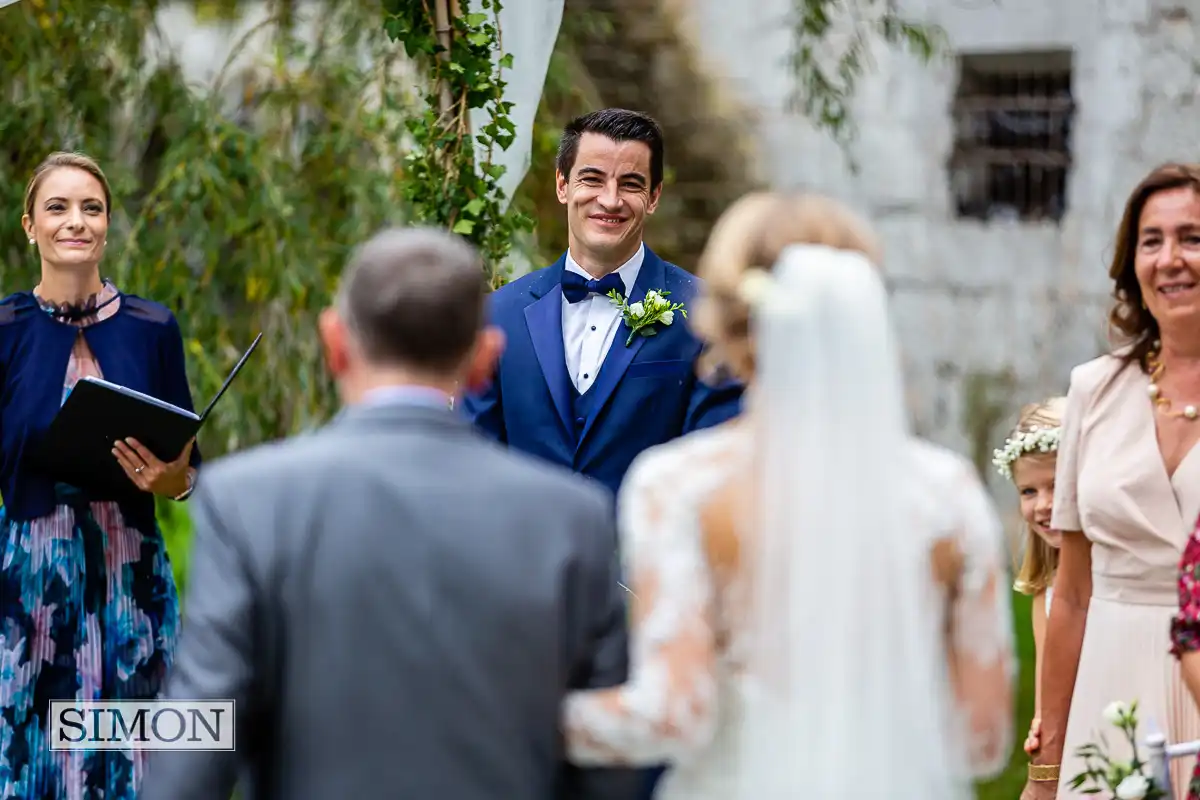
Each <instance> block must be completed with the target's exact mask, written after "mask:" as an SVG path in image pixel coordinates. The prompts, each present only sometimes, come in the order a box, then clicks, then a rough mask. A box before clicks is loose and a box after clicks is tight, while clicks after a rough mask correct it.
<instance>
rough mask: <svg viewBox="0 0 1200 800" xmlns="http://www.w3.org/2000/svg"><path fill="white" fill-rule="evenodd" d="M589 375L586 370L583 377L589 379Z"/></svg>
mask: <svg viewBox="0 0 1200 800" xmlns="http://www.w3.org/2000/svg"><path fill="white" fill-rule="evenodd" d="M587 376H588V374H587V373H586V372H585V373H583V377H584V379H585V380H586V379H587Z"/></svg>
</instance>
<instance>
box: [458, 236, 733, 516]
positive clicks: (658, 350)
mask: <svg viewBox="0 0 1200 800" xmlns="http://www.w3.org/2000/svg"><path fill="white" fill-rule="evenodd" d="M565 262H566V254H565V253H564V254H563V256H562V257H561V258H559V260H558V262H557V263H555V264H554V265H552V266H550V267H546V268H545V269H542V270H538V271H537V272H534V273H531V274H529V275H525V276H523V277H521V278H519V279H518V280H516V281H513V282H512V283H509V284H507V285H506V286H504V287H502V288H500V289H498V290H496V291H495V292H494V293H493V294H492V296H491V299H490V308H489V313H490V317H491V323H492V324H493V325H496V326H497V327H499V328H501V329H502V330H503V331H504V334H505V336H506V337H507V340H508V341H507V347H506V349H505V352H504V355H503V356H502V357H501V359H500V365H499V368H498V370H497V374H496V377H495V379H494V380H493V382H492V385H491V387H490V388H489V389H488V390H487V391H486V392H484V393H483V394H480V395H474V396H470V395H469V396H466V397H464V398H463V404H462V405H463V408H464V410H465V411H466V413H467V414H468V415H469V416H470V417H471V418H472V419H473V421H474V422H475V424H476V425H477V426H478V427H479V428H480V429H482V430H483V431H484V432H485V433H487V434H488V435H490V436H492V437H493V438H495V439H497V440H498V441H500V442H504V443H507V444H508V445H509V446H510V447H515V448H517V449H518V450H522V451H524V452H526V453H530V454H532V455H535V456H540V457H541V458H544V459H546V460H548V461H552V462H554V463H556V464H561V465H564V466H567V467H570V468H571V469H573V470H575V471H576V472H579V473H582V474H584V475H586V476H588V477H591V478H594V479H596V480H598V481H599V482H600V483H602V484H604V485H605V486H607V487H608V488H609V489H610V490H611V491H612V492H613V493H614V494H615V493H616V492H617V489H618V487H619V486H620V484H621V480H622V479H623V478H624V476H625V472H626V470H628V469H629V465H630V463H631V462H632V461H633V460H634V458H636V457H637V456H638V454H639V453H641V452H642V451H643V450H645V449H647V448H649V447H653V446H654V445H658V444H662V443H663V442H667V441H669V440H671V439H674V438H677V437H679V436H682V435H683V434H685V433H689V432H691V431H694V430H698V429H700V428H706V427H709V426H712V425H717V424H719V423H721V422H725V421H726V420H728V419H730V418H731V417H733V416H735V415H736V414H737V413H738V412H739V410H740V406H741V395H742V387H741V385H740V384H737V383H733V382H727V383H723V384H720V385H709V384H707V383H705V382H704V381H701V380H700V379H699V377H698V376H697V373H696V359H697V357H698V356H699V355H700V352H701V349H702V344H701V342H700V341H699V340H698V339H697V338H696V337H695V336H694V335H693V334H692V332H691V330H689V328H688V325H687V323H686V321H685V320H684V319H683V317H682V315H680V314H676V315H675V320H674V323H673V324H672V325H669V326H662V325H658V326H655V327H656V328H657V330H658V333H657V334H656V335H654V336H642V335H638V336H636V337H634V340H633V342H632V343H631V344H630V345H629V346H628V347H626V346H625V340H626V339H627V338H628V336H629V330H628V328H626V327H625V326H624V324H622V325H621V328H620V329H619V330H618V332H617V336H616V337H615V338H614V340H613V344H612V347H611V348H610V349H609V351H608V355H607V356H606V357H605V360H604V364H603V366H602V367H601V369H600V372H599V373H598V374H597V376H596V381H595V383H594V384H593V385H592V387H591V389H589V390H588V392H589V394H590V393H592V392H595V393H596V394H595V396H594V397H592V398H590V400H591V402H590V404H589V405H590V407H591V413H590V415H589V416H588V417H587V418H586V419H584V420H583V421H582V422H581V423H580V424H579V425H578V426H577V425H576V424H575V420H574V419H573V414H572V412H573V403H572V393H573V391H574V389H573V387H572V386H571V379H570V377H569V376H568V375H567V365H566V356H565V354H564V349H563V332H562V286H561V280H562V273H563V265H564V263H565ZM700 286H701V283H700V281H699V280H698V279H697V278H695V277H694V276H693V275H691V274H689V273H688V272H686V271H684V270H682V269H680V268H679V267H677V266H675V265H674V264H668V263H667V262H665V261H663V260H662V259H661V258H659V257H658V256H656V255H655V254H654V253H653V252H651V251H650V249H649V248H646V254H645V260H644V261H643V262H642V268H641V271H640V272H639V273H638V278H637V282H636V283H635V285H634V288H633V291H632V292H631V293H630V297H629V302H630V303H634V302H637V301H639V300H642V299H643V298H645V296H646V292H647V291H649V290H650V289H658V290H660V291H665V292H670V293H671V294H670V296H669V298H668V299H670V300H671V301H673V302H681V303H684V308H685V310H689V309H690V308H691V301H693V300H694V299H695V298H696V296H697V294H698V290H699V289H700Z"/></svg>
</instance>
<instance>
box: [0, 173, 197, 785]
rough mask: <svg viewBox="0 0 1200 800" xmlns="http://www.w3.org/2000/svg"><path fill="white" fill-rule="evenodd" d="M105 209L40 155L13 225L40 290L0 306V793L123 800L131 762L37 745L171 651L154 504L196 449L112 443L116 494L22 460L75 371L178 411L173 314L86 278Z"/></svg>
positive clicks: (170, 617) (85, 177) (90, 180)
mask: <svg viewBox="0 0 1200 800" xmlns="http://www.w3.org/2000/svg"><path fill="white" fill-rule="evenodd" d="M111 215H112V193H111V190H110V189H109V186H108V182H107V180H106V179H105V177H104V173H103V172H102V171H101V170H100V168H99V167H98V166H97V165H96V163H95V162H94V161H92V160H91V159H89V158H87V157H86V156H82V155H78V154H71V153H56V154H53V155H51V156H50V157H49V158H48V159H47V160H46V161H44V162H43V163H42V164H41V165H40V166H39V167H38V168H37V170H36V171H35V172H34V174H33V176H32V179H31V180H30V182H29V187H28V190H27V192H26V196H25V208H24V216H23V217H22V224H23V226H24V229H25V232H26V234H27V236H28V238H29V247H30V250H31V251H35V252H37V253H38V254H39V256H40V259H41V280H40V282H39V283H38V284H37V285H36V286H35V287H34V289H33V290H32V291H23V292H17V293H15V294H12V295H10V296H8V297H7V298H5V299H4V300H3V301H0V495H2V496H3V501H4V503H3V506H2V507H0V798H12V797H22V798H24V797H38V798H64V799H65V798H67V797H68V796H70V797H78V796H88V797H91V796H101V795H102V796H104V797H106V798H109V799H110V800H133V798H134V797H135V796H136V794H137V790H138V786H139V784H140V781H141V778H142V771H143V756H144V752H143V751H122V750H90V751H84V750H65V751H52V750H51V749H50V742H49V723H50V719H49V702H50V701H51V700H74V701H77V702H82V701H94V700H148V699H152V698H154V697H155V696H156V695H157V694H158V693H159V689H160V687H161V685H162V682H163V680H164V678H165V677H166V674H167V670H168V669H169V667H170V665H171V662H172V659H173V655H174V650H175V642H176V636H177V631H178V627H179V603H178V597H177V595H176V590H175V582H174V578H173V576H172V571H171V564H170V560H169V558H168V555H167V552H166V547H165V544H164V542H163V538H162V535H161V532H160V531H159V529H158V526H157V523H156V521H155V516H154V503H155V496H156V495H158V496H163V497H171V498H175V499H177V500H183V499H186V498H187V497H188V495H190V493H191V490H192V486H193V484H194V482H195V476H196V468H197V467H198V466H199V464H200V454H199V451H198V450H196V449H194V448H193V447H192V446H191V445H188V446H187V447H185V448H184V450H183V452H182V453H181V454H179V456H178V458H176V459H175V460H174V461H171V462H164V461H162V460H160V459H159V458H156V457H155V456H154V454H153V453H151V452H150V451H149V449H147V448H146V447H144V446H143V445H142V444H141V443H139V442H137V441H134V440H127V441H122V442H113V448H112V458H113V460H114V461H115V462H116V463H118V464H119V465H120V466H121V469H122V471H123V472H124V473H125V475H126V476H127V477H128V486H127V487H123V490H120V489H119V488H118V489H106V490H102V491H97V490H95V489H92V488H89V487H87V486H73V485H66V484H63V483H61V482H59V481H57V480H56V478H55V475H53V474H51V473H50V472H49V471H48V470H46V469H45V468H44V467H40V466H39V464H38V462H37V461H36V459H35V457H34V454H35V453H36V452H37V445H38V443H39V436H40V435H42V434H44V433H45V431H46V429H47V428H48V427H49V425H50V422H51V421H52V420H53V418H54V416H55V415H56V413H57V412H58V409H59V407H60V406H61V405H62V404H63V403H64V402H65V401H66V399H67V397H68V395H69V394H70V393H71V390H72V388H73V387H74V386H75V383H76V381H78V380H80V379H81V378H84V377H87V376H92V377H96V378H100V377H103V378H105V379H107V380H109V381H111V382H113V383H116V384H120V385H121V386H125V387H128V388H130V389H134V390H136V391H139V392H143V393H145V394H148V395H151V396H153V397H157V398H160V399H162V400H165V401H167V402H169V403H171V404H173V405H176V406H179V407H181V408H186V409H188V410H191V408H192V400H191V392H190V389H189V387H188V381H187V374H186V371H185V365H184V353H183V339H182V336H181V334H180V330H179V325H178V323H177V322H176V320H175V318H174V316H173V315H172V314H171V312H170V311H169V310H168V309H167V308H165V307H164V306H161V305H159V304H157V303H154V302H151V301H149V300H145V299H143V298H140V297H136V296H134V295H127V294H123V293H122V292H121V291H120V290H119V289H117V288H116V287H115V286H114V285H113V284H112V283H111V282H109V281H107V280H105V279H102V278H101V275H100V261H101V259H102V258H103V255H104V248H105V245H106V244H107V241H106V237H107V232H108V225H109V221H110V219H111ZM97 424H100V421H99V420H98V421H97ZM80 482H81V483H83V482H84V481H80Z"/></svg>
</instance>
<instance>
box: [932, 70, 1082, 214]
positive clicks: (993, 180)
mask: <svg viewBox="0 0 1200 800" xmlns="http://www.w3.org/2000/svg"><path fill="white" fill-rule="evenodd" d="M958 67H959V85H958V92H957V95H956V97H955V101H954V127H955V143H954V153H953V156H952V160H951V164H950V175H951V181H952V190H953V192H954V200H955V207H956V210H957V213H958V216H959V217H961V218H966V219H979V220H985V221H989V222H990V221H993V220H996V221H1019V222H1053V223H1058V222H1060V221H1061V220H1062V216H1063V214H1064V213H1066V205H1067V176H1068V175H1069V173H1070V169H1071V149H1070V142H1071V124H1072V121H1073V118H1074V111H1075V102H1074V99H1073V98H1072V96H1071V53H1070V52H1064V51H1053V52H1041V53H1004V54H987V55H960V56H959V59H958Z"/></svg>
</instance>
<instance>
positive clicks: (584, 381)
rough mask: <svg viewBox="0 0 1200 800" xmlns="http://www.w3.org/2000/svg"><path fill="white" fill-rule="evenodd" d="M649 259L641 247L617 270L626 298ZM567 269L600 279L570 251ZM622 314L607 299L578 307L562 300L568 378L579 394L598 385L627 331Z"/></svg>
mask: <svg viewBox="0 0 1200 800" xmlns="http://www.w3.org/2000/svg"><path fill="white" fill-rule="evenodd" d="M645 257H646V246H645V245H644V244H642V245H638V249H637V252H636V253H634V254H633V258H631V259H629V260H628V261H626V262H625V263H624V264H622V265H621V267H620V269H618V270H617V275H619V276H621V281H622V282H623V283H624V284H625V296H626V297H629V294H630V292H632V291H633V284H634V282H636V281H637V276H638V272H640V271H641V269H642V261H643V260H644V259H645ZM564 269H568V270H570V271H571V272H576V273H578V274H580V275H583V276H584V277H586V278H588V279H589V280H596V279H597V276H596V275H589V274H588V272H587V270H585V269H584V268H583V267H581V266H579V264H577V263H576V262H575V259H573V258H571V253H570V251H569V250H568V251H567V261H566V266H565V267H564ZM624 324H625V323H624V322H622V320H621V312H619V311H618V310H617V307H616V306H614V305H613V304H612V300H610V299H609V298H607V297H604V296H603V295H598V294H593V295H589V296H588V297H587V299H585V300H580V301H579V302H578V303H568V302H567V298H565V297H564V298H563V300H562V329H563V351H564V353H565V354H566V357H567V374H568V375H570V376H571V383H573V384H575V390H576V391H577V392H579V393H580V394H585V393H586V392H587V390H588V389H590V388H592V384H593V383H595V382H596V373H597V372H599V371H600V366H601V365H602V364H603V363H604V357H605V356H606V355H608V348H609V347H611V346H612V343H613V340H614V339H616V338H617V334H618V333H619V332H620V331H621V329H622V328H623V327H624Z"/></svg>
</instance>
